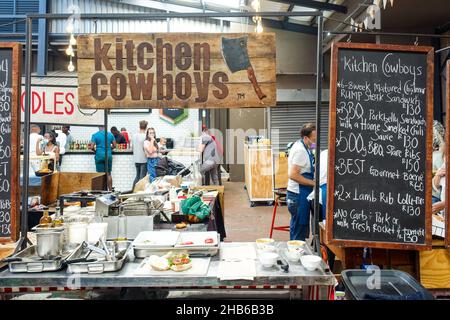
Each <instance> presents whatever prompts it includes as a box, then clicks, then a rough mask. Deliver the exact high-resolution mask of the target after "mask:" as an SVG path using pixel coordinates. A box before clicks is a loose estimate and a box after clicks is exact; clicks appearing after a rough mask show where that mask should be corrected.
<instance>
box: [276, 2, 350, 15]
mask: <svg viewBox="0 0 450 320" xmlns="http://www.w3.org/2000/svg"><path fill="white" fill-rule="evenodd" d="M270 1H273V2H279V3H285V4H293V5H296V6H301V7H307V8H312V9H318V10H323V11H336V12H339V13H347V7H346V6H342V5H339V4H333V3H326V2H320V1H313V0H270Z"/></svg>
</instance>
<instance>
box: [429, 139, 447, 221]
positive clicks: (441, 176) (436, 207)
mask: <svg viewBox="0 0 450 320" xmlns="http://www.w3.org/2000/svg"><path fill="white" fill-rule="evenodd" d="M445 153H446V146H445V145H443V146H442V155H443V157H442V158H443V159H444V160H443V164H442V166H441V167H440V168H439V170H438V171H436V174H435V175H434V177H433V182H432V185H433V189H434V190H435V191H438V192H440V193H441V196H440V198H441V201H439V202H436V203H433V209H432V212H433V213H438V212H440V211H442V210H444V208H445V192H446V190H445V189H446V188H445V175H446V171H447V170H446V169H445Z"/></svg>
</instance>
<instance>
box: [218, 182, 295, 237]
mask: <svg viewBox="0 0 450 320" xmlns="http://www.w3.org/2000/svg"><path fill="white" fill-rule="evenodd" d="M224 186H225V199H224V202H225V203H224V206H225V228H226V232H227V237H226V239H225V241H227V242H228V241H230V242H231V241H239V242H241V241H250V242H253V241H255V239H258V238H266V237H269V233H270V224H271V222H272V214H273V208H274V206H267V205H266V203H265V202H261V204H257V205H256V206H255V207H253V208H251V207H250V201H249V199H248V194H247V191H246V190H245V189H244V183H243V182H225V183H224ZM289 221H290V214H289V212H288V210H287V207H286V205H283V206H279V207H278V209H277V216H276V220H275V225H276V226H277V225H278V226H280V225H289ZM272 237H273V238H274V239H275V240H276V241H287V240H289V232H284V231H276V230H275V231H274V232H273V236H272Z"/></svg>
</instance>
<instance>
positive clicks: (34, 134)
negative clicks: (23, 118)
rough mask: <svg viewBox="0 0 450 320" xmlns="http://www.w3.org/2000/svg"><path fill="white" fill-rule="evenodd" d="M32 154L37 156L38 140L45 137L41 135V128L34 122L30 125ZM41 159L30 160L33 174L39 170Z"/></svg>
mask: <svg viewBox="0 0 450 320" xmlns="http://www.w3.org/2000/svg"><path fill="white" fill-rule="evenodd" d="M30 131H31V133H30V145H29V150H30V155H31V156H35V155H36V145H37V144H36V142H37V141H38V140H42V139H43V138H44V137H43V136H42V135H41V128H40V127H39V126H38V125H37V124H32V125H31V126H30ZM39 166H40V161H39V160H31V161H30V172H32V173H33V174H34V173H35V172H36V171H38V170H39Z"/></svg>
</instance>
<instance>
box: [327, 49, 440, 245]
mask: <svg viewBox="0 0 450 320" xmlns="http://www.w3.org/2000/svg"><path fill="white" fill-rule="evenodd" d="M340 49H355V50H359V51H361V50H368V51H386V52H412V53H424V54H426V60H427V71H426V72H427V78H426V119H425V121H426V137H425V139H426V141H425V143H426V147H427V149H426V158H425V159H426V160H425V171H426V172H425V243H424V244H411V243H398V242H380V241H367V240H357V239H355V240H346V239H345V240H344V239H335V238H334V234H333V233H334V230H333V229H334V219H333V218H334V217H333V216H334V214H333V213H334V192H335V188H334V181H335V179H334V163H335V151H336V150H335V149H336V146H335V143H334V141H336V101H337V82H338V65H339V61H338V57H339V50H340ZM331 59H332V61H331V79H330V119H329V141H330V143H329V151H328V177H327V189H328V190H327V195H328V196H327V222H326V226H327V227H326V229H327V230H326V232H327V240H328V242H329V243H330V244H333V245H340V246H346V247H372V248H383V249H404V250H430V249H431V243H432V234H431V191H432V189H431V188H432V186H431V179H432V171H431V169H432V139H433V132H432V124H433V72H434V71H433V68H434V49H433V48H432V47H426V46H404V45H391V44H373V43H344V42H339V43H334V44H333V46H332V48H331Z"/></svg>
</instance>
